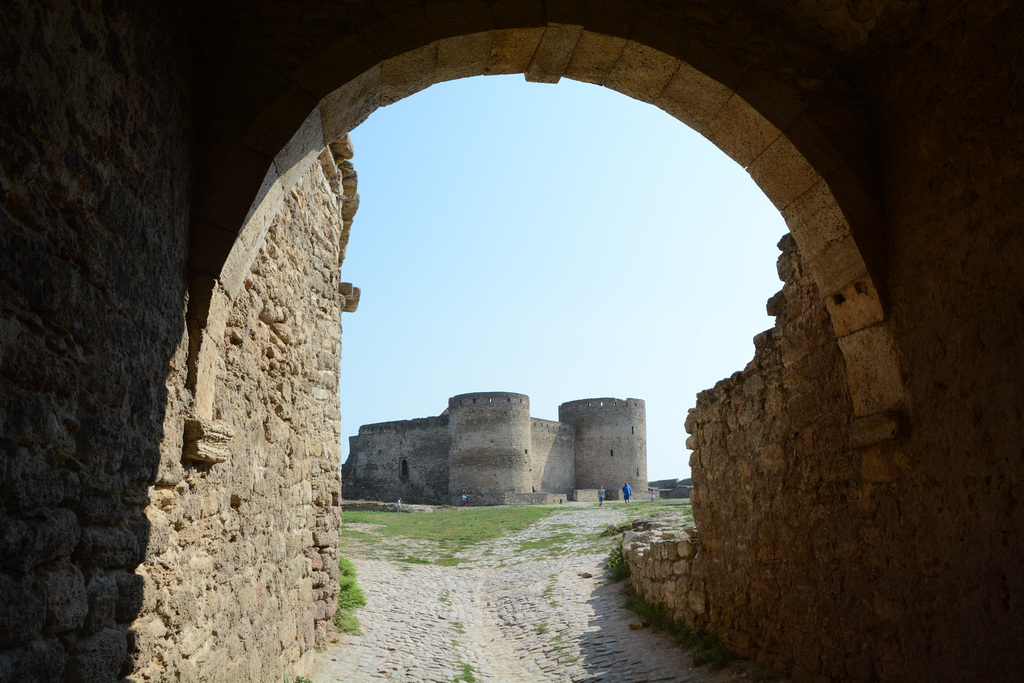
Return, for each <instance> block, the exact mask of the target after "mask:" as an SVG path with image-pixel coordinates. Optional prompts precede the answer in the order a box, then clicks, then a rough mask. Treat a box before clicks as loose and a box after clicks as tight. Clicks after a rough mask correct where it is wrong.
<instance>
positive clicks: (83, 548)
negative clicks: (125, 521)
mask: <svg viewBox="0 0 1024 683" xmlns="http://www.w3.org/2000/svg"><path fill="white" fill-rule="evenodd" d="M75 553H76V556H77V555H79V554H81V555H83V556H88V557H90V558H91V560H92V561H93V562H94V563H95V564H96V565H98V566H100V567H123V566H127V565H129V564H132V563H133V562H134V561H136V560H137V558H138V555H139V547H138V540H137V539H136V537H135V535H134V534H131V533H128V532H127V531H123V530H121V529H113V528H110V527H86V528H85V529H83V530H82V536H81V540H80V542H79V544H78V547H77V548H76V550H75Z"/></svg>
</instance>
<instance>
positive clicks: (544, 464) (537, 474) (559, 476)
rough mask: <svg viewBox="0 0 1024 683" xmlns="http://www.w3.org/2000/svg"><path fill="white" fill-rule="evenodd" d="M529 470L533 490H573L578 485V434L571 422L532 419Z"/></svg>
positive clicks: (569, 491) (564, 492)
mask: <svg viewBox="0 0 1024 683" xmlns="http://www.w3.org/2000/svg"><path fill="white" fill-rule="evenodd" d="M530 437H531V438H530V470H531V473H532V474H533V490H534V491H547V492H549V493H562V494H566V495H568V494H570V493H572V490H573V489H574V488H576V451H575V450H574V448H573V445H574V444H573V441H574V439H575V434H574V433H573V428H572V426H571V425H566V424H562V423H561V422H554V421H552V420H538V419H536V418H534V419H533V420H531V421H530Z"/></svg>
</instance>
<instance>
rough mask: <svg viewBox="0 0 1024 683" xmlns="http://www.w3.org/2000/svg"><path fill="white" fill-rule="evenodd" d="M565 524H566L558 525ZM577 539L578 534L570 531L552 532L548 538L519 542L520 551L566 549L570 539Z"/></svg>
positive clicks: (558, 550)
mask: <svg viewBox="0 0 1024 683" xmlns="http://www.w3.org/2000/svg"><path fill="white" fill-rule="evenodd" d="M558 526H564V525H561V524H560V525H558ZM574 539H576V534H573V533H569V532H562V533H560V534H552V535H551V536H548V537H547V538H541V539H538V540H536V541H522V542H520V544H519V552H523V551H524V550H551V551H552V552H560V551H564V550H565V544H566V543H568V542H569V541H572V540H574Z"/></svg>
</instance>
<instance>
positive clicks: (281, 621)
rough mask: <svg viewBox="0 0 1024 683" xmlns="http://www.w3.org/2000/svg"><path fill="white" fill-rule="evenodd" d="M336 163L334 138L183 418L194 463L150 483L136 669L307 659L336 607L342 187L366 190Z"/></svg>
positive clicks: (293, 202)
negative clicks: (218, 363)
mask: <svg viewBox="0 0 1024 683" xmlns="http://www.w3.org/2000/svg"><path fill="white" fill-rule="evenodd" d="M337 161H338V163H340V165H341V169H339V168H338V167H337V166H336V164H335V159H334V158H333V156H332V154H331V152H330V151H325V152H324V154H322V155H321V158H320V163H319V164H315V165H314V166H313V167H312V168H311V170H310V171H309V172H307V173H306V175H305V176H303V178H302V179H301V181H300V182H299V183H298V185H297V186H296V188H295V189H294V190H293V191H292V192H291V194H290V196H289V197H288V198H287V199H286V201H285V203H284V205H283V206H282V208H281V210H280V212H279V213H278V215H277V218H276V220H275V221H274V222H273V224H272V225H271V227H270V230H269V232H268V234H267V237H266V240H265V243H264V246H263V247H262V248H261V250H260V253H259V255H258V257H257V258H256V260H255V261H254V263H253V265H252V267H251V269H250V273H249V275H248V276H247V278H246V280H245V291H244V292H243V293H242V294H241V295H240V296H239V297H238V298H237V299H236V300H235V301H234V304H233V308H232V310H231V313H230V315H229V316H228V325H227V328H226V331H225V336H224V340H223V357H222V360H223V367H222V368H221V371H220V373H219V375H218V386H217V390H216V398H215V404H214V407H215V414H214V418H215V419H214V421H213V422H212V423H208V424H197V423H191V422H190V423H187V429H186V446H185V453H186V459H185V461H184V467H181V466H180V465H179V466H178V468H177V471H176V472H175V473H174V476H173V477H169V478H165V479H162V480H160V481H158V482H157V485H156V487H155V488H154V489H153V490H152V491H151V505H150V506H149V507H148V508H147V516H148V520H149V523H150V525H151V528H152V532H151V542H150V548H149V554H148V556H147V558H146V562H145V564H144V565H143V566H142V567H141V568H140V569H139V571H138V575H139V576H140V577H141V578H142V580H144V581H145V586H144V592H143V594H144V600H143V604H142V610H141V612H142V613H141V615H140V616H139V618H138V619H137V620H136V621H135V623H134V625H133V629H134V631H135V633H136V639H135V646H136V652H135V661H136V665H137V667H138V670H137V671H136V673H135V676H136V678H138V679H139V680H170V679H173V680H189V681H209V680H225V681H227V680H271V679H280V678H281V677H282V676H283V675H293V674H294V673H301V672H309V671H310V670H311V666H312V654H313V648H314V645H315V640H316V638H317V636H320V637H323V636H324V635H325V633H324V632H325V630H326V629H327V627H328V620H329V618H330V617H331V616H332V615H333V614H334V609H335V604H334V603H335V599H336V596H337V590H338V584H337V577H338V569H337V556H338V555H337V539H338V532H339V527H340V507H339V505H340V502H341V482H340V477H339V474H338V468H339V465H340V449H339V439H340V434H339V422H340V413H339V398H338V367H339V363H340V354H341V326H340V318H341V313H342V310H343V308H344V307H345V305H346V299H345V297H344V296H343V295H342V294H341V290H340V285H341V283H340V281H339V279H340V275H339V268H340V266H341V261H342V258H343V255H344V247H345V244H346V242H347V240H348V226H347V225H345V224H343V221H342V219H341V213H342V211H341V209H342V203H343V202H344V201H346V199H345V198H344V197H343V195H342V193H343V192H345V193H346V194H347V195H348V197H349V198H350V199H354V196H355V195H354V190H355V187H354V180H355V178H354V174H353V173H352V171H351V165H350V163H349V162H348V161H347V160H344V159H340V158H339V159H338V160H337ZM193 432H195V433H193ZM193 440H194V441H193ZM174 445H175V446H176V447H179V448H180V442H177V443H175V444H174ZM178 452H179V454H180V452H181V451H180V450H179V451H178ZM179 462H180V455H179Z"/></svg>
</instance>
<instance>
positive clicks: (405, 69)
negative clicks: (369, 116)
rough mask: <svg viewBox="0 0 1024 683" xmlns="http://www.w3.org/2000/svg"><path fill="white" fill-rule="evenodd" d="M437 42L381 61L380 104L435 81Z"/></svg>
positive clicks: (402, 97) (394, 100) (401, 97)
mask: <svg viewBox="0 0 1024 683" xmlns="http://www.w3.org/2000/svg"><path fill="white" fill-rule="evenodd" d="M437 51H438V43H437V42H433V43H430V44H429V45H424V46H423V47H419V48H416V49H415V50H410V51H409V52H406V53H403V54H400V55H398V56H396V57H392V58H391V59H385V60H384V61H383V62H382V63H381V98H380V104H381V106H382V107H386V106H387V105H389V104H393V103H395V102H397V101H399V100H401V99H404V98H406V97H408V96H409V95H412V94H413V93H417V92H419V91H420V90H423V89H424V88H428V87H430V86H431V85H433V84H434V83H436V82H437V76H436V71H437Z"/></svg>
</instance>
